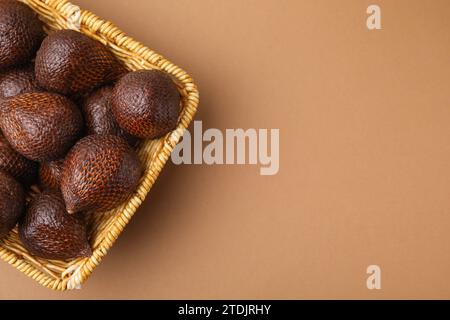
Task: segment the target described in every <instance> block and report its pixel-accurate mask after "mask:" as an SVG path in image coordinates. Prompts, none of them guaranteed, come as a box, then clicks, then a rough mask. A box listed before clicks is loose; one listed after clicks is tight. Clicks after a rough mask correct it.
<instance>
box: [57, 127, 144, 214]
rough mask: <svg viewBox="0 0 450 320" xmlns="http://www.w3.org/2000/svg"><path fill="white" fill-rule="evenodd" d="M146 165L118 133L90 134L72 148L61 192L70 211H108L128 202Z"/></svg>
mask: <svg viewBox="0 0 450 320" xmlns="http://www.w3.org/2000/svg"><path fill="white" fill-rule="evenodd" d="M141 174H142V167H141V164H140V162H139V159H138V158H137V155H136V153H135V152H134V151H133V149H131V147H130V146H129V145H128V144H127V143H126V142H125V140H123V139H122V138H119V137H117V136H114V135H90V136H87V137H85V138H83V139H81V140H80V141H78V142H77V144H76V145H75V146H74V147H73V148H72V149H71V150H70V151H69V153H68V154H67V156H66V158H65V161H64V169H63V173H62V178H61V192H62V194H63V197H64V200H65V202H66V207H67V211H68V212H70V213H74V212H80V211H97V212H98V211H107V210H110V209H113V208H115V207H117V206H118V205H119V204H121V203H122V202H124V201H125V200H126V199H127V198H128V197H129V196H130V195H131V193H132V192H133V190H134V189H135V188H136V186H137V184H138V182H139V179H140V177H141Z"/></svg>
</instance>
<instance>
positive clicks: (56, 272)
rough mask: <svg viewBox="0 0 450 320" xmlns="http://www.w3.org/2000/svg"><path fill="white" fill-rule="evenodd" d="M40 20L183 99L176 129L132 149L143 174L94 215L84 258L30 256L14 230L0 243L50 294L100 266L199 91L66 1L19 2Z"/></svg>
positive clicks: (1, 251)
mask: <svg viewBox="0 0 450 320" xmlns="http://www.w3.org/2000/svg"><path fill="white" fill-rule="evenodd" d="M22 2H24V3H26V4H27V5H28V6H30V7H31V8H32V9H33V10H34V11H35V12H37V13H38V14H39V17H40V18H41V20H42V21H44V23H45V25H46V28H47V29H48V30H52V29H54V30H57V29H75V30H79V31H80V32H82V33H84V34H86V35H88V36H89V37H91V38H94V39H96V40H98V41H100V42H102V43H103V44H105V45H106V46H108V47H109V48H110V49H111V51H112V52H113V53H114V54H115V55H116V56H117V57H118V58H119V59H120V60H121V61H122V62H123V63H124V64H125V65H126V66H127V67H128V68H129V69H130V70H138V69H160V70H163V71H165V72H167V73H169V74H170V75H171V76H172V78H173V79H174V80H175V82H176V83H177V85H178V88H179V91H180V93H181V95H182V111H181V114H180V118H179V121H178V125H177V127H176V129H175V130H174V131H172V132H170V133H169V134H167V135H166V136H165V137H163V138H161V139H157V140H147V141H143V142H142V143H141V144H140V146H139V147H138V148H137V151H138V155H139V158H140V159H141V161H142V163H144V165H145V168H146V170H145V173H144V175H143V177H142V179H141V181H140V183H139V186H138V188H137V190H136V191H135V192H134V194H133V195H132V196H131V197H130V198H129V199H128V201H127V202H126V203H124V204H123V205H121V206H120V207H118V208H116V209H115V210H112V211H109V212H106V213H104V214H99V215H95V216H93V218H92V219H93V220H92V223H91V226H92V227H91V230H90V243H91V247H92V250H93V254H92V256H91V257H89V258H81V259H75V260H71V261H55V260H46V259H40V258H37V257H33V256H31V255H30V254H29V253H28V252H27V250H26V249H25V248H24V247H23V246H22V244H21V242H20V240H19V238H18V235H17V227H16V228H15V229H13V230H12V231H11V232H10V233H9V235H8V236H7V237H5V238H3V239H2V240H0V257H1V258H2V259H3V260H5V261H6V262H8V263H9V264H11V265H12V266H14V267H16V268H17V269H19V270H20V271H22V272H23V273H25V274H26V275H28V276H29V277H31V278H33V279H34V280H36V281H37V282H39V283H40V284H41V285H43V286H45V287H48V288H51V289H54V290H69V289H75V288H79V287H80V286H81V284H82V283H83V282H84V281H85V280H86V279H87V278H88V277H89V276H90V274H91V273H92V271H93V270H94V269H95V267H96V266H97V265H98V264H99V263H100V262H101V260H102V258H103V257H104V256H105V255H106V253H107V252H108V250H109V248H111V246H112V245H113V244H114V241H115V240H116V239H117V237H118V236H119V235H120V233H121V232H122V230H123V229H124V228H125V226H126V225H127V223H128V222H129V221H130V219H131V217H132V216H133V214H134V213H135V212H136V210H137V209H138V207H139V206H140V205H141V203H142V202H143V201H144V199H145V197H146V196H147V194H148V192H149V191H150V189H151V187H152V185H153V184H154V183H155V181H156V179H157V178H158V175H159V173H160V171H161V170H162V168H163V167H164V164H165V163H166V161H167V159H168V158H169V156H170V153H171V151H172V150H173V148H174V146H175V145H176V144H177V143H178V141H179V139H180V137H181V136H182V135H183V133H184V131H185V130H186V128H187V126H188V125H189V123H190V122H191V121H192V119H193V117H194V115H195V112H196V110H197V106H198V103H199V93H198V91H197V88H196V86H195V84H194V83H193V80H192V78H191V77H190V76H189V75H188V74H187V73H186V72H185V71H183V70H182V69H180V68H179V67H177V66H176V65H174V64H172V63H171V62H170V61H168V60H166V59H164V58H163V57H162V56H160V55H159V54H157V53H155V52H154V51H152V50H150V49H148V48H147V47H145V46H143V45H142V44H140V43H139V42H136V41H134V40H133V39H131V38H130V37H128V36H126V35H125V34H124V33H123V32H122V31H121V30H119V29H117V28H116V27H115V26H114V25H113V24H112V23H111V22H109V21H105V20H101V19H100V18H98V17H97V16H96V15H94V14H92V13H91V12H88V11H85V10H80V8H79V7H77V6H75V5H73V4H71V3H69V2H67V1H65V0H22Z"/></svg>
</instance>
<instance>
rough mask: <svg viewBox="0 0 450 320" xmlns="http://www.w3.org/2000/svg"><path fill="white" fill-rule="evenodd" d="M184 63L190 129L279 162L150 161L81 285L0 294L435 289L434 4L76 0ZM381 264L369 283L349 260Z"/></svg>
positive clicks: (444, 94)
mask: <svg viewBox="0 0 450 320" xmlns="http://www.w3.org/2000/svg"><path fill="white" fill-rule="evenodd" d="M76 2H77V4H79V5H80V6H82V7H83V8H85V9H89V10H91V11H93V12H95V13H97V14H98V15H99V16H101V17H103V18H105V19H108V20H111V21H113V22H115V23H116V24H117V25H118V26H119V27H121V28H122V29H123V30H124V31H125V32H127V33H128V34H130V35H132V36H133V37H135V38H136V39H138V40H140V41H142V42H143V43H145V44H146V45H148V46H149V47H151V48H153V49H155V50H157V51H158V52H160V53H162V54H164V55H165V56H167V57H168V58H170V59H171V60H173V61H174V62H176V63H177V64H179V65H180V66H182V67H184V68H185V69H186V70H188V71H189V72H190V73H191V74H192V75H193V76H194V78H195V79H196V81H197V82H198V84H199V87H200V90H201V106H200V112H199V113H198V117H197V119H201V120H203V125H204V127H217V128H221V129H224V128H238V127H243V128H280V130H281V131H280V132H281V147H280V154H281V158H280V161H281V168H280V172H279V174H278V175H276V176H272V177H267V176H266V177H264V176H260V175H259V171H258V168H257V167H256V166H209V167H208V166H194V165H184V166H174V165H168V166H167V167H166V168H165V170H164V172H163V174H162V176H161V177H160V179H159V180H158V182H157V183H156V185H155V187H154V189H153V190H152V192H151V194H150V196H149V198H148V200H147V201H146V202H145V204H144V205H143V207H142V208H141V209H140V210H139V212H138V213H137V215H136V216H135V217H134V219H133V220H132V222H131V223H130V225H129V226H128V227H127V229H126V231H125V232H124V233H123V235H122V236H121V237H120V239H119V241H118V242H117V243H116V245H115V246H114V248H113V249H112V250H111V252H110V254H109V255H108V256H107V257H106V258H105V260H104V261H103V263H102V264H101V265H100V267H99V268H98V269H97V270H96V271H95V272H94V274H93V276H92V277H91V279H90V280H89V281H88V282H87V283H86V285H85V286H84V287H83V290H81V291H75V292H69V293H55V292H52V291H49V290H48V289H44V288H41V287H40V286H38V285H37V284H35V282H34V281H32V280H30V279H28V278H27V277H25V276H24V275H22V274H21V273H19V272H18V271H16V270H14V269H13V268H11V267H10V266H8V265H7V264H5V263H0V298H94V299H97V298H150V299H153V298H159V299H171V298H181V299H186V298H295V299H298V298H450V278H449V277H448V270H450V250H449V244H450V232H449V231H450V198H449V192H450V161H449V160H450V125H449V119H450V99H449V96H450V95H449V85H450V59H449V52H450V42H449V39H450V36H449V35H450V24H449V21H450V19H448V16H449V14H450V2H449V1H448V0H441V1H438V0H433V1H426V0H421V1H411V0H396V1H381V0H378V1H377V2H376V3H377V4H379V5H380V6H381V9H382V24H383V30H381V31H368V30H367V28H366V25H365V21H366V17H367V15H366V8H367V6H368V5H369V4H371V3H372V1H364V0H351V1H350V0H346V1H331V0H328V1H317V0H314V1H313V0H308V1H306V0H304V1H300V0H291V1H288V0H285V1H275V0H232V1H216V0H170V1H169V0H152V1H144V0H140V1H138V0H135V1H124V0H114V1H113V0H101V1H100V0H96V1H88V0H77V1H76ZM369 264H378V265H380V266H381V268H382V290H380V291H369V290H368V289H367V288H366V285H365V281H366V273H365V270H366V267H367V266H368V265H369Z"/></svg>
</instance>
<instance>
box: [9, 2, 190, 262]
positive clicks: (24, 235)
mask: <svg viewBox="0 0 450 320" xmlns="http://www.w3.org/2000/svg"><path fill="white" fill-rule="evenodd" d="M180 101H181V98H180V94H179V92H178V90H177V87H176V85H175V84H174V83H173V81H172V79H171V78H170V76H168V75H167V74H166V73H163V72H160V71H156V70H143V71H136V72H128V71H127V70H126V69H125V67H124V66H123V65H122V64H121V63H120V62H119V61H118V60H117V59H116V57H115V56H114V55H113V54H112V53H111V52H110V51H109V49H108V48H107V47H106V46H104V45H103V44H101V43H100V42H97V41H95V40H93V39H91V38H89V37H87V36H86V35H84V34H81V33H79V32H76V31H73V30H60V31H53V32H50V33H49V34H48V35H46V34H45V32H44V30H43V25H42V23H41V21H40V20H39V19H38V17H37V15H36V14H35V13H34V12H33V11H32V10H31V9H30V8H29V7H27V6H26V5H25V4H23V3H20V2H17V1H15V0H0V128H1V134H0V238H2V237H4V236H6V235H7V234H8V233H9V232H10V231H11V229H13V228H14V227H15V226H16V225H17V224H18V231H19V236H20V239H21V241H22V243H23V245H24V246H25V248H26V249H27V250H28V251H29V252H30V253H31V254H33V255H35V256H38V257H42V258H46V259H58V260H65V259H72V258H77V257H83V256H89V255H91V247H90V245H89V241H88V240H89V239H88V234H87V229H88V226H87V223H88V222H87V220H88V219H87V218H86V216H87V215H88V214H96V213H97V212H104V211H107V210H110V209H113V208H115V207H117V206H118V205H120V204H121V203H123V202H124V201H125V200H126V199H127V198H128V197H129V196H130V195H131V193H132V192H133V190H135V188H136V187H137V184H138V182H139V179H140V177H141V176H142V173H143V167H142V165H141V163H140V162H139V159H138V157H137V155H136V153H135V151H134V147H135V146H136V143H137V142H138V139H154V138H158V137H161V136H163V135H165V134H166V133H168V132H169V131H171V130H172V129H174V128H175V126H176V124H177V119H178V115H179V111H180ZM36 184H38V185H39V186H40V190H42V192H39V193H37V194H34V195H33V196H32V197H31V199H30V201H29V202H27V201H26V196H25V195H26V194H27V192H28V191H29V190H30V188H31V186H32V185H36Z"/></svg>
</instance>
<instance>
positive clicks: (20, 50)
mask: <svg viewBox="0 0 450 320" xmlns="http://www.w3.org/2000/svg"><path fill="white" fill-rule="evenodd" d="M0 30H1V32H0V69H6V68H10V67H14V66H17V65H20V64H24V63H27V62H28V61H30V60H31V58H32V57H33V56H34V55H35V53H36V51H37V49H38V48H39V46H40V44H41V42H42V39H43V38H44V36H45V33H44V30H43V29H42V22H41V21H40V20H39V19H38V17H37V14H36V13H34V12H33V10H31V9H30V8H29V7H28V6H27V5H25V4H23V3H20V2H18V1H15V0H1V1H0Z"/></svg>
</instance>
